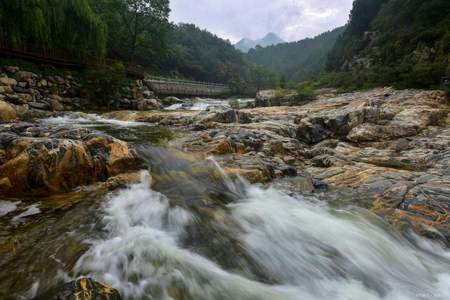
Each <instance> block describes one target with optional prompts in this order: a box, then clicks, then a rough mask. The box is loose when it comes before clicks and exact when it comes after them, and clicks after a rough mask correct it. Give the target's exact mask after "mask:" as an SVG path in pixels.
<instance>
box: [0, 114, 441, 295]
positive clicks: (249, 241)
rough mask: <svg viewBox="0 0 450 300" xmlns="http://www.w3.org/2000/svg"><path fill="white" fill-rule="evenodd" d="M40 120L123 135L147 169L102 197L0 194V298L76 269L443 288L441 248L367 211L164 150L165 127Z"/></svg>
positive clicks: (219, 281) (143, 281)
mask: <svg viewBox="0 0 450 300" xmlns="http://www.w3.org/2000/svg"><path fill="white" fill-rule="evenodd" d="M43 124H45V125H46V126H65V127H67V126H74V127H90V128H92V129H96V130H101V131H106V132H108V133H110V134H112V135H114V136H117V137H119V138H122V139H124V137H125V138H126V137H128V141H129V142H130V143H131V144H132V145H133V146H134V147H136V149H137V150H138V151H139V153H140V154H141V156H142V157H144V159H145V161H146V163H147V166H148V170H143V171H142V172H141V182H140V183H138V184H134V185H131V186H129V187H128V188H123V189H121V190H118V191H114V192H111V193H110V194H108V195H107V196H101V197H99V196H98V195H96V193H95V192H94V191H91V190H89V189H81V190H79V191H77V192H75V193H72V194H70V195H63V196H57V197H50V198H48V199H39V202H38V203H36V202H33V204H32V205H31V204H30V203H29V199H28V200H27V199H1V201H0V224H1V225H2V229H1V231H0V238H2V239H3V240H5V239H7V238H8V239H9V241H10V242H11V243H12V246H11V249H12V250H11V252H9V254H8V255H6V256H3V257H1V258H0V267H1V268H2V269H1V271H0V299H30V298H33V297H34V296H36V295H38V294H40V293H42V292H45V291H47V290H49V289H52V288H53V287H55V286H56V285H58V284H61V283H63V282H66V281H69V280H72V279H75V278H77V277H78V276H91V277H93V278H95V279H96V280H98V281H102V282H105V283H107V284H109V285H111V286H112V287H114V288H116V289H118V290H119V291H120V292H121V294H122V295H123V297H124V298H125V299H176V300H178V299H193V300H197V299H205V300H210V299H211V300H214V299H230V300H239V299H243V300H247V299H295V300H301V299H305V300H314V299H318V300H321V299H342V300H344V299H345V300H347V299H352V300H362V299H367V300H372V299H373V300H378V299H387V300H403V299H405V300H406V299H450V252H449V251H448V250H445V249H443V248H441V247H440V246H439V245H437V244H433V243H431V242H430V241H428V240H425V239H422V238H420V237H415V236H413V238H409V239H405V238H404V237H402V236H400V235H397V234H396V233H394V232H393V231H392V229H389V228H388V227H387V225H386V224H384V223H383V221H382V220H380V219H379V218H378V217H376V216H375V215H373V214H372V213H370V212H369V211H366V210H363V209H360V208H355V207H340V208H331V207H328V206H327V205H326V203H324V202H321V201H318V200H316V199H314V198H313V197H307V196H304V195H301V194H296V193H291V192H289V191H284V190H279V189H276V188H274V187H270V186H259V185H250V184H248V183H246V182H245V181H244V180H243V179H239V178H238V179H231V178H228V177H227V176H226V175H225V173H224V172H223V171H222V170H221V169H220V167H219V166H218V164H217V163H216V162H215V160H214V158H213V157H210V158H208V159H200V158H199V157H193V156H190V155H187V154H184V153H181V152H178V151H176V150H174V149H172V147H171V146H170V145H169V144H167V143H166V141H167V140H169V139H170V138H171V137H173V133H170V134H168V131H167V129H166V128H158V127H152V126H149V125H147V124H141V123H133V122H130V123H128V122H117V121H113V120H108V119H102V118H100V117H98V116H94V115H76V116H73V115H72V116H69V117H63V118H59V119H49V120H44V121H43ZM175 135H176V133H175ZM30 210H31V212H33V214H30V215H22V217H20V218H18V219H17V216H20V215H21V214H24V213H26V212H27V211H30ZM18 220H19V221H18ZM0 245H1V244H0Z"/></svg>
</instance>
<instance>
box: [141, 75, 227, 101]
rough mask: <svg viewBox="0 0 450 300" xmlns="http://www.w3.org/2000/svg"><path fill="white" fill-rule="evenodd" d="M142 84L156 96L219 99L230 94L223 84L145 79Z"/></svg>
mask: <svg viewBox="0 0 450 300" xmlns="http://www.w3.org/2000/svg"><path fill="white" fill-rule="evenodd" d="M144 83H145V84H146V85H147V86H148V87H149V88H150V89H151V90H152V91H154V92H155V93H157V94H158V95H171V96H206V97H219V96H226V95H229V94H230V93H231V90H230V88H229V87H228V86H226V85H224V84H216V83H208V82H198V81H189V80H178V79H170V78H162V77H146V79H145V80H144Z"/></svg>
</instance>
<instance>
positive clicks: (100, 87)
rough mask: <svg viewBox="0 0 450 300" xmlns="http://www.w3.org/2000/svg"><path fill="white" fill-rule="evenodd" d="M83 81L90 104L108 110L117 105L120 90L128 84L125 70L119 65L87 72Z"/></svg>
mask: <svg viewBox="0 0 450 300" xmlns="http://www.w3.org/2000/svg"><path fill="white" fill-rule="evenodd" d="M84 81H85V82H84V88H85V92H86V96H87V98H88V99H89V100H90V103H92V104H93V105H94V106H97V107H99V108H108V109H109V108H111V107H112V106H114V105H115V104H116V103H117V101H118V100H119V98H120V92H121V90H122V89H123V88H124V87H125V86H126V85H127V84H128V83H129V82H128V80H127V77H126V73H125V68H124V66H123V65H122V64H120V63H116V64H113V65H111V66H103V67H100V68H97V69H92V70H88V71H86V73H85V78H84Z"/></svg>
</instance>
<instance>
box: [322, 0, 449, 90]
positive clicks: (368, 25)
mask: <svg viewBox="0 0 450 300" xmlns="http://www.w3.org/2000/svg"><path fill="white" fill-rule="evenodd" d="M449 53H450V1H448V0H408V1H404V0H356V1H355V3H354V6H353V10H352V12H351V16H350V22H349V24H348V26H347V29H346V31H345V33H344V34H343V36H342V37H341V38H339V39H338V41H337V42H336V45H335V47H334V49H333V50H332V52H331V53H330V56H329V60H328V70H330V71H336V72H345V73H340V74H339V76H340V77H341V78H342V77H346V78H347V79H346V80H345V81H347V82H353V84H354V85H355V87H364V86H367V87H370V86H379V85H392V84H394V85H396V86H398V87H418V88H434V87H438V86H439V82H440V80H441V77H442V76H444V75H445V74H446V73H448V72H449V70H450V66H449V56H450V54H449Z"/></svg>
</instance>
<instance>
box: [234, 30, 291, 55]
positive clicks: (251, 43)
mask: <svg viewBox="0 0 450 300" xmlns="http://www.w3.org/2000/svg"><path fill="white" fill-rule="evenodd" d="M281 43H285V41H283V40H282V39H281V38H280V37H279V36H278V35H276V34H275V33H273V32H271V33H268V34H267V35H266V36H265V37H263V38H262V39H259V40H251V39H247V38H244V39H242V40H240V41H239V42H238V43H236V44H235V45H234V47H235V48H236V49H238V50H241V51H242V52H248V51H249V50H250V49H253V48H256V46H261V47H267V46H272V45H278V44H281Z"/></svg>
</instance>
